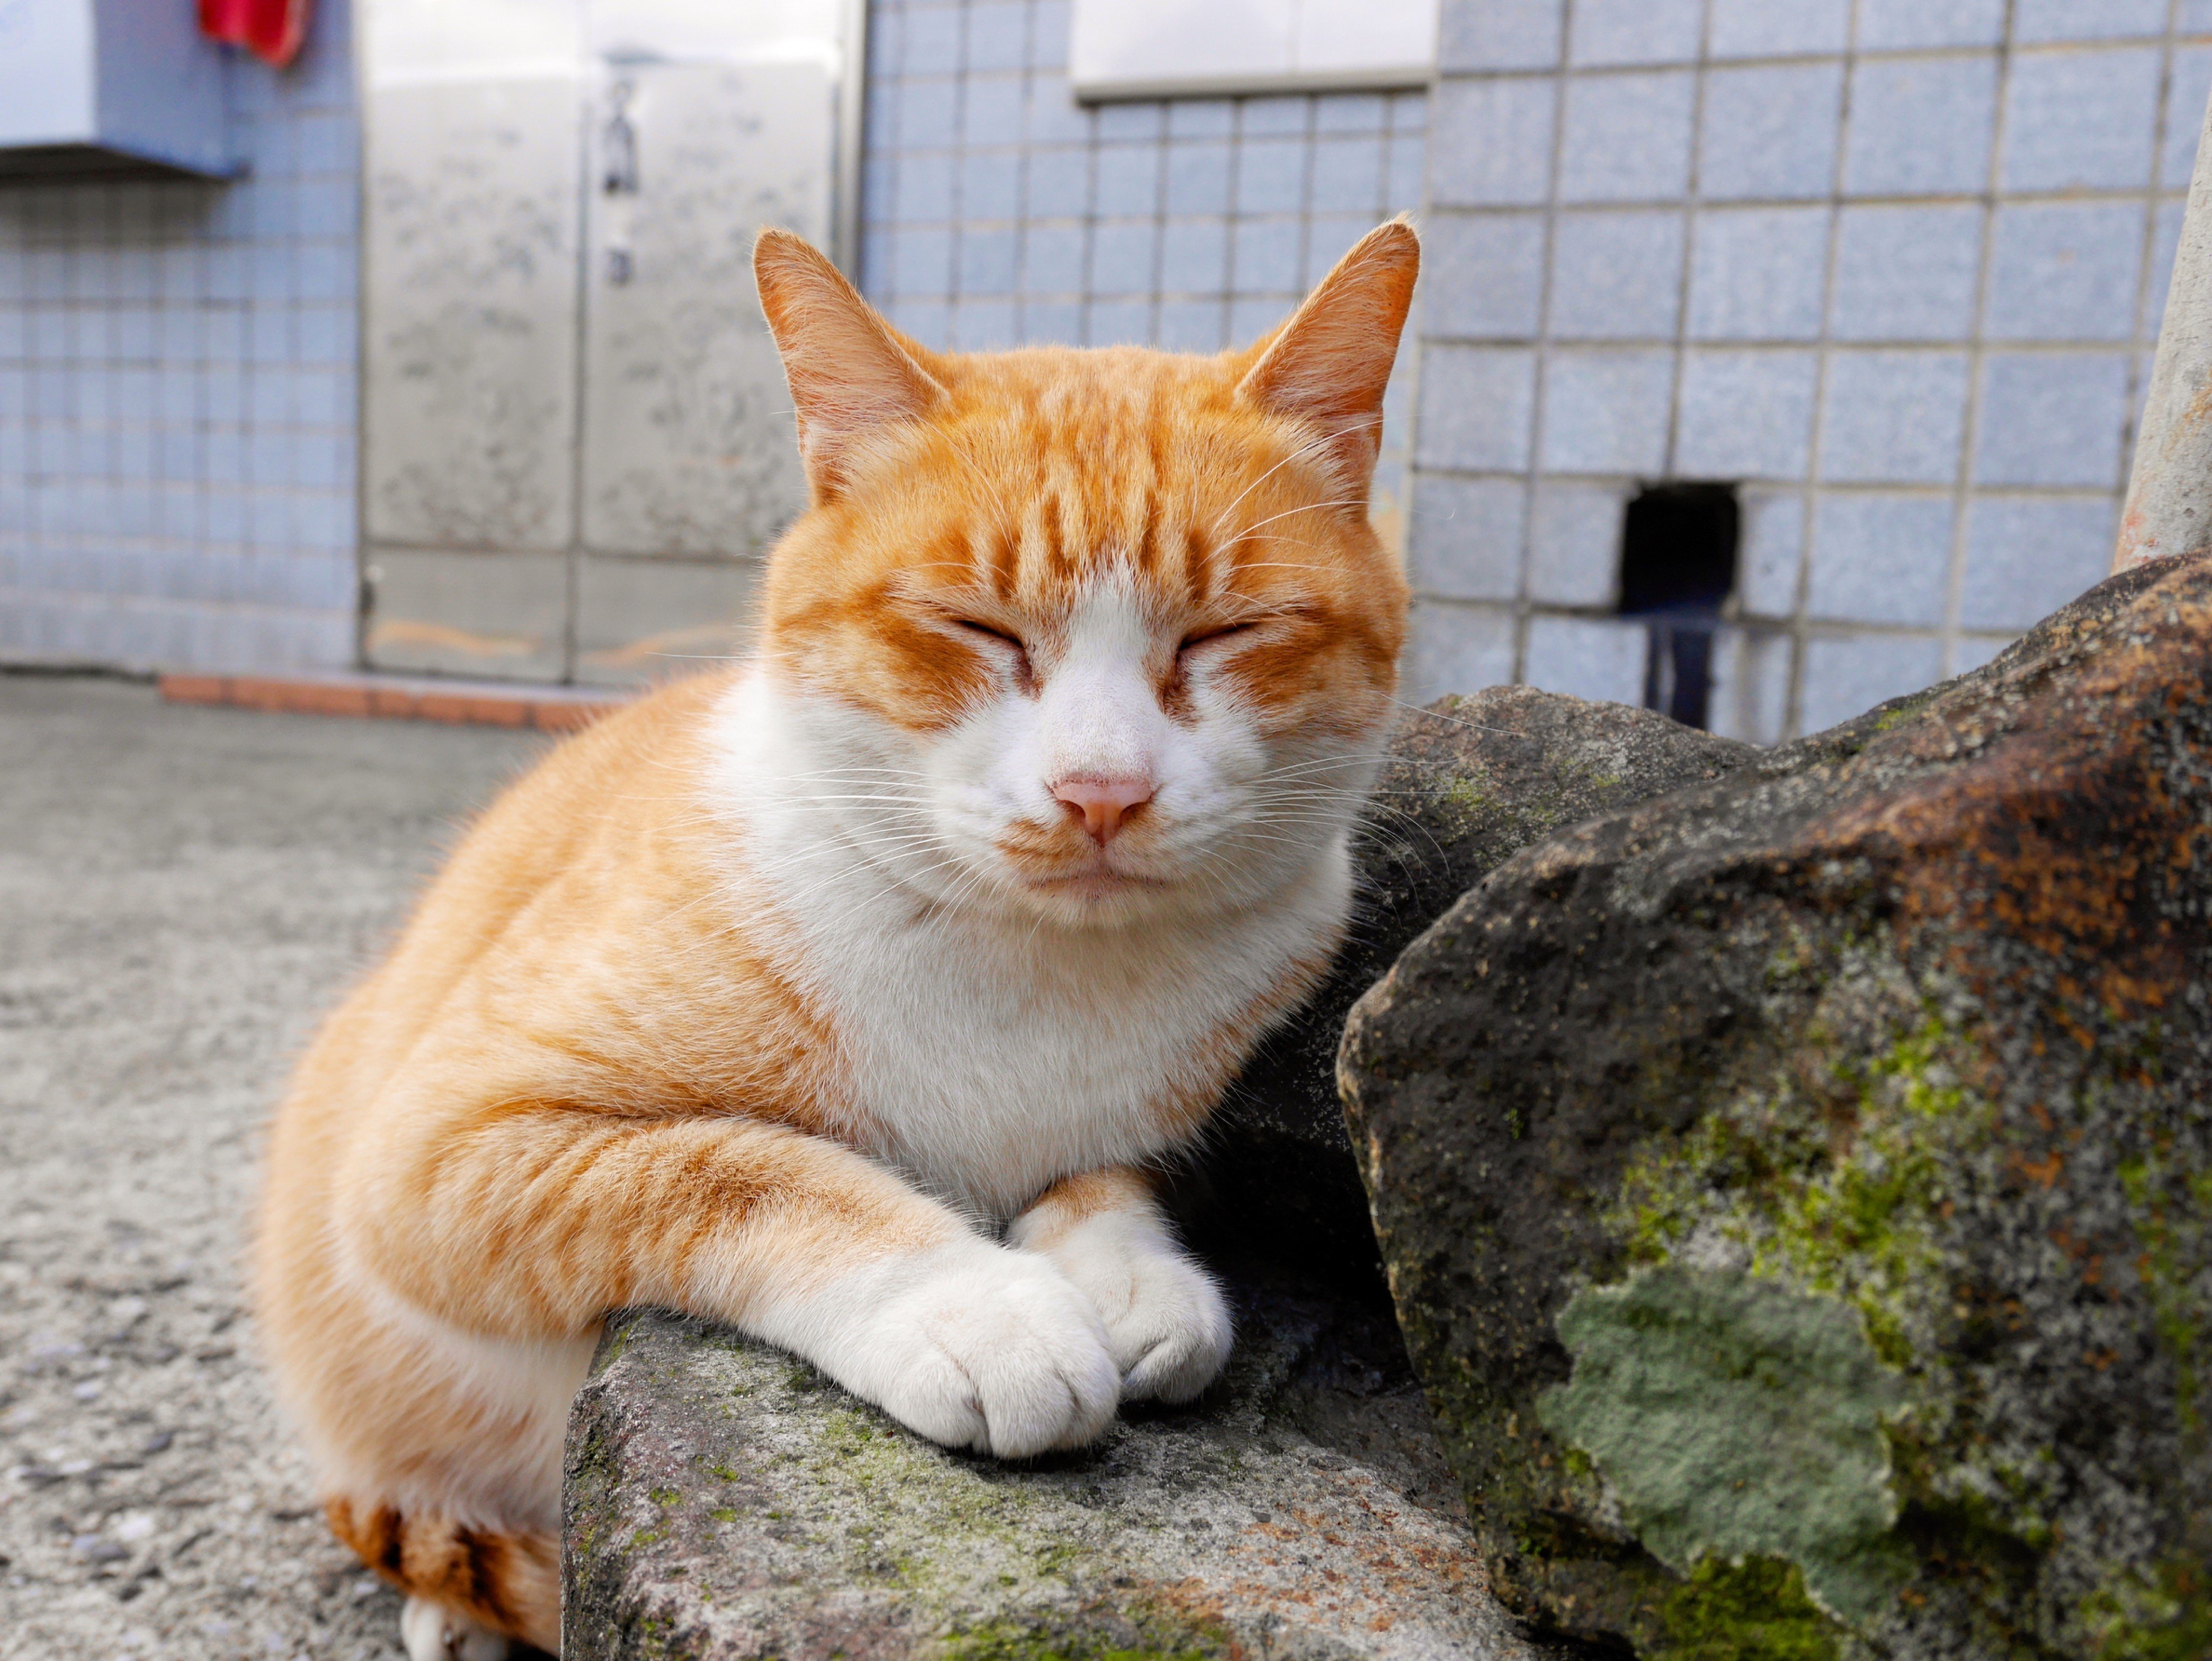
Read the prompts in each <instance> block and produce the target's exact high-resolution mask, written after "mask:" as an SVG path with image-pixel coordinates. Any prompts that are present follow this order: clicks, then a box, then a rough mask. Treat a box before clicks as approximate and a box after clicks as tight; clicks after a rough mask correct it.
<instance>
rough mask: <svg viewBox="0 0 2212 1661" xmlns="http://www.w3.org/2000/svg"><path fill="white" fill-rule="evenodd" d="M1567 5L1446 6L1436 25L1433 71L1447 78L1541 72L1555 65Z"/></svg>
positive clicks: (1490, 0) (1560, 0)
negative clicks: (1479, 73) (1469, 73)
mask: <svg viewBox="0 0 2212 1661" xmlns="http://www.w3.org/2000/svg"><path fill="white" fill-rule="evenodd" d="M1564 11H1565V0H1486V3H1483V4H1480V5H1447V6H1445V7H1444V8H1443V13H1442V15H1441V16H1439V17H1438V19H1437V68H1438V69H1439V70H1442V71H1443V73H1444V74H1446V75H1453V74H1459V73H1464V72H1467V71H1470V70H1473V71H1480V70H1545V69H1550V68H1551V67H1552V66H1553V64H1557V63H1558V62H1559V43H1560V34H1561V28H1560V22H1561V17H1562V14H1563V13H1564Z"/></svg>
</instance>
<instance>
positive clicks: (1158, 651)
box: [763, 227, 1414, 923]
mask: <svg viewBox="0 0 2212 1661" xmlns="http://www.w3.org/2000/svg"><path fill="white" fill-rule="evenodd" d="M1376 236H1377V237H1382V238H1386V239H1387V240H1386V246H1385V247H1384V248H1383V254H1384V255H1386V256H1389V258H1382V259H1370V269H1368V270H1364V271H1363V270H1360V269H1359V268H1357V267H1355V268H1354V271H1353V274H1354V276H1355V277H1356V278H1358V277H1364V278H1366V279H1367V281H1366V282H1365V283H1364V285H1362V284H1358V283H1355V284H1354V285H1353V286H1354V288H1356V290H1357V292H1355V293H1352V294H1349V295H1340V296H1339V297H1338V299H1337V306H1336V309H1335V312H1334V313H1333V314H1331V315H1330V316H1329V317H1327V318H1324V322H1334V323H1338V324H1342V323H1345V322H1347V321H1349V322H1351V323H1352V324H1355V325H1356V327H1354V328H1352V329H1350V330H1347V329H1346V328H1342V327H1339V328H1336V329H1334V330H1330V329H1327V328H1323V327H1322V326H1320V325H1317V324H1314V323H1313V322H1312V321H1311V320H1310V318H1309V313H1310V312H1313V311H1314V310H1315V307H1316V306H1317V305H1320V304H1321V303H1322V302H1323V301H1325V300H1328V298H1329V292H1328V284H1326V283H1325V284H1324V285H1323V288H1322V289H1321V290H1318V291H1316V296H1315V298H1314V299H1313V300H1310V301H1309V302H1308V304H1307V306H1306V308H1305V309H1304V310H1303V311H1302V312H1300V314H1299V317H1298V318H1297V320H1295V321H1294V322H1293V324H1291V326H1290V327H1289V328H1288V329H1286V330H1284V331H1282V332H1281V333H1280V334H1279V335H1278V336H1275V337H1273V340H1272V342H1271V343H1263V347H1262V348H1255V349H1253V350H1252V351H1249V352H1245V353H1239V354H1231V355H1224V356H1222V357H1219V358H1213V359H1200V358H1192V357H1177V356H1171V355H1165V354H1160V353H1153V352H1146V351H1141V350H1138V349H1115V350H1109V351H1091V352H1078V351H1068V350H1035V351H1025V352H1016V353H1006V354H999V355H989V356H976V357H965V358H958V357H946V356H940V355H927V354H923V353H922V352H921V350H920V349H918V348H915V347H914V346H913V345H912V344H911V343H908V342H904V341H902V340H899V339H897V338H896V337H895V336H890V335H889V334H888V332H887V331H885V332H884V333H883V335H882V341H883V343H884V346H885V347H886V348H888V349H890V350H891V351H895V352H896V353H897V354H898V355H899V357H900V359H901V360H902V363H893V364H890V366H889V367H890V372H891V373H890V375H889V376H886V375H885V374H884V365H883V364H882V363H881V362H880V361H872V360H869V359H867V358H866V356H865V355H863V360H862V361H861V364H860V373H858V374H857V375H855V374H854V373H852V366H851V365H850V363H849V362H848V364H847V365H846V371H847V373H846V375H845V378H844V379H842V380H838V381H836V382H834V383H833V384H834V385H836V387H837V388H838V390H839V391H842V394H843V395H844V396H845V397H846V398H847V400H848V405H849V403H850V402H851V401H853V400H854V397H855V394H854V381H855V380H857V381H858V382H859V384H860V397H872V398H873V399H874V400H875V404H876V407H875V409H872V410H871V413H870V415H869V418H868V419H866V421H864V422H863V423H862V424H861V425H860V427H858V428H857V429H856V430H854V432H851V433H847V432H843V431H827V432H825V429H824V427H823V424H822V423H823V421H825V420H826V421H836V420H837V419H839V418H840V417H841V416H848V413H849V412H848V408H841V407H835V406H832V407H829V409H828V413H827V415H823V414H821V413H819V412H820V411H822V410H823V408H824V403H823V399H822V397H820V396H819V392H818V389H817V388H814V387H811V386H810V385H809V384H808V380H807V378H806V376H805V373H802V371H801V368H800V367H799V356H800V352H801V351H802V350H803V349H804V344H805V343H803V342H800V343H799V344H798V345H797V346H795V345H794V342H793V338H792V337H791V336H793V334H794V333H795V332H797V331H796V330H793V329H791V328H789V327H787V326H783V325H782V324H780V327H779V334H780V336H784V337H785V349H786V353H787V361H791V362H792V365H793V390H794V392H795V393H796V394H797V395H798V401H799V408H800V422H801V431H802V439H803V441H804V442H805V444H806V447H807V450H808V461H809V467H810V473H811V476H812V477H813V480H814V482H815V488H816V502H815V506H814V507H813V509H812V510H811V512H809V513H808V514H807V515H806V516H805V518H802V519H801V520H800V521H799V524H798V525H797V526H795V527H794V529H793V531H792V533H791V534H790V536H788V537H787V538H786V540H785V542H784V543H782V544H781V546H780V547H779V549H777V551H776V554H775V560H774V562H773V565H772V567H771V572H770V576H769V594H768V606H767V615H766V620H765V636H766V647H767V657H768V659H769V663H770V664H771V665H772V666H773V671H774V673H775V675H776V676H778V679H779V682H780V683H781V685H782V686H783V687H784V688H786V690H787V692H788V693H790V694H795V695H794V696H793V698H792V699H791V700H790V701H791V703H792V706H793V708H794V710H795V711H796V712H797V718H799V719H801V720H803V721H804V722H805V724H806V727H807V734H806V745H807V749H808V753H809V755H810V759H818V761H819V777H818V780H817V783H818V796H817V799H819V800H820V801H822V802H823V803H842V808H841V809H840V811H839V817H840V819H841V821H842V823H843V825H844V826H845V827H848V828H849V833H850V834H851V837H852V839H853V840H854V842H855V844H856V845H859V846H866V847H867V848H869V849H870V851H871V853H872V857H874V858H876V860H877V861H878V864H881V865H882V866H883V868H884V870H885V871H886V873H887V874H889V875H890V876H894V877H896V880H898V881H900V882H903V883H907V884H909V885H911V886H912V887H913V888H915V889H916V890H917V891H918V892H920V893H921V894H927V895H930V896H933V897H934V898H937V899H939V900H946V901H954V900H959V901H973V902H976V903H981V904H987V905H996V906H1001V907H1003V908H1006V909H1008V910H1010V911H1012V912H1018V913H1022V914H1028V915H1035V916H1042V917H1048V918H1055V919H1058V920H1060V921H1062V922H1066V923H1094V922H1095V923H1115V922H1126V921H1128V920H1131V919H1133V918H1137V917H1139V916H1143V915H1147V914H1156V913H1158V912H1160V911H1161V910H1163V909H1169V908H1181V909H1185V910H1188V909H1191V908H1204V909H1209V910H1211V909H1217V908H1220V907H1224V906H1237V905H1243V904H1249V903H1250V902H1251V901H1253V900H1256V899H1258V898H1260V897H1261V895H1263V894H1267V893H1268V892H1270V891H1272V890H1273V889H1274V888H1277V887H1279V885H1280V884H1281V883H1282V882H1285V880H1288V879H1290V878H1291V877H1293V876H1296V875H1297V873H1299V872H1300V871H1302V870H1306V869H1308V868H1310V867H1311V866H1312V865H1313V864H1314V862H1315V860H1316V858H1317V856H1318V855H1320V854H1321V853H1322V851H1323V850H1325V849H1327V848H1328V847H1330V846H1332V845H1333V844H1334V843H1335V842H1337V841H1338V840H1340V838H1341V837H1342V835H1343V834H1344V832H1345V830H1346V827H1347V826H1348V824H1349V823H1350V821H1351V820H1352V816H1353V815H1354V814H1355V813H1356V812H1357V810H1358V804H1359V801H1360V798H1361V797H1362V796H1363V795H1364V791H1365V790H1366V788H1367V786H1368V785H1369V784H1370V781H1371V777H1372V773H1373V768H1374V765H1375V755H1376V750H1377V748H1378V745H1379V742H1380V737H1381V735H1382V733H1383V730H1384V729H1385V728H1386V727H1387V725H1388V723H1389V715H1390V713H1391V708H1392V704H1391V696H1392V693H1393V691H1394V690H1395V684H1396V665H1397V658H1398V652H1399V649H1400V646H1401V642H1402V640H1403V635H1404V629H1405V611H1406V589H1405V584H1404V581H1403V579H1402V577H1401V573H1400V571H1399V568H1398V563H1397V561H1396V560H1395V558H1394V557H1393V556H1391V555H1389V553H1388V551H1387V550H1385V549H1383V547H1382V545H1381V544H1380V543H1379V542H1378V540H1377V539H1376V536H1375V534H1374V532H1373V531H1372V530H1371V529H1370V527H1369V524H1368V522H1367V512H1366V494H1367V483H1368V474H1369V471H1370V469H1371V466H1372V461H1373V453H1374V441H1375V429H1376V425H1377V424H1378V422H1379V402H1380V397H1381V393H1382V387H1383V379H1384V378H1385V377H1387V374H1388V370H1389V355H1390V353H1391V351H1392V349H1394V347H1395V339H1396V333H1397V325H1398V324H1399V322H1400V320H1401V318H1402V315H1403V299H1404V293H1405V290H1407V289H1408V288H1410V286H1411V282H1412V262H1413V258H1414V254H1413V238H1412V234H1411V233H1410V232H1408V231H1407V230H1406V229H1405V228H1404V227H1385V230H1384V231H1383V232H1379V233H1376ZM1374 240H1375V239H1374V238H1370V242H1372V241H1374ZM1363 246H1364V245H1363ZM808 252H810V253H811V251H808ZM1351 263H1352V262H1351V260H1350V259H1348V260H1347V264H1348V265H1349V264H1351ZM1343 269H1344V268H1340V275H1341V272H1342V270H1343ZM1334 280H1335V279H1334V278H1332V281H1334ZM1377 286H1380V287H1381V288H1383V291H1384V292H1383V293H1382V294H1381V295H1380V297H1379V300H1378V297H1377V296H1376V294H1375V293H1374V292H1372V291H1373V290H1374V289H1375V288H1376V287H1377ZM763 295H764V296H765V297H768V298H769V302H770V316H771V318H775V317H776V306H775V300H776V298H777V297H778V296H777V295H776V294H775V289H774V288H772V286H771V274H770V273H769V272H766V271H764V272H763ZM833 299H840V300H841V299H842V296H835V295H834V294H833ZM814 303H815V304H817V305H819V304H821V303H822V302H821V301H820V300H819V299H818V298H815V299H814ZM849 304H850V305H851V306H858V304H859V302H858V301H857V300H851V301H850V302H849ZM1378 312H1380V313H1381V315H1380V316H1379V317H1378V316H1377V315H1376V314H1377V313H1378ZM842 320H843V321H844V322H846V323H847V324H848V326H851V325H852V324H853V323H854V320H853V319H850V318H846V319H842ZM859 321H860V323H866V324H873V319H872V317H870V318H861V319H859ZM787 322H788V319H786V320H785V324H787ZM874 326H875V327H876V328H878V329H880V324H875V325H874ZM1302 328H1304V329H1305V330H1307V331H1308V332H1309V333H1310V335H1312V336H1315V342H1310V343H1308V346H1307V349H1306V353H1305V357H1304V359H1300V358H1299V357H1298V355H1297V349H1298V347H1299V344H1300V343H1299V341H1298V339H1297V334H1298V331H1299V330H1301V329H1302ZM1352 336H1358V337H1357V338H1352ZM863 343H864V344H866V341H865V338H864V340H863ZM842 344H844V345H845V346H846V347H847V348H848V356H849V355H850V353H849V349H850V345H851V343H850V342H849V341H847V342H844V343H842ZM1286 348H1287V349H1288V350H1287V351H1286ZM879 357H880V354H878V358H879ZM1271 366H1272V368H1271ZM908 370H911V371H912V372H913V374H914V375H915V376H918V377H921V378H923V379H926V382H927V385H920V384H918V383H916V382H915V381H913V380H911V379H909V380H908V381H907V382H906V384H905V385H900V384H898V383H899V379H900V377H902V376H903V375H905V373H906V372H907V371H908ZM1271 374H1273V377H1274V378H1275V380H1277V381H1279V380H1283V379H1293V380H1294V384H1293V385H1291V390H1290V391H1288V392H1285V391H1283V390H1282V389H1281V387H1280V386H1279V385H1275V384H1274V381H1271V380H1270V379H1269V377H1270V375H1271ZM1332 376H1334V379H1331V377H1332ZM887 380H889V381H890V383H891V384H890V386H889V390H888V391H886V390H885V382H886V381H887ZM1347 383H1348V384H1349V385H1348V387H1347ZM810 392H816V393H817V396H816V397H814V398H813V399H811V400H810V397H809V393H810ZM1301 398H1303V399H1304V403H1300V402H1298V401H1297V400H1299V399H1301ZM902 400H903V401H904V402H903V407H902ZM885 403H889V404H890V405H892V406H894V407H897V408H901V413H899V414H897V415H894V416H893V417H891V418H890V419H884V417H883V416H882V415H881V414H880V413H879V410H880V408H881V406H882V405H884V404H885ZM917 405H918V406H919V407H918V408H915V406H917ZM810 414H812V415H813V416H814V419H813V421H811V422H810ZM810 427H811V430H810Z"/></svg>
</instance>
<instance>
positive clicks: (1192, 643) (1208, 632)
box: [1176, 622, 1260, 658]
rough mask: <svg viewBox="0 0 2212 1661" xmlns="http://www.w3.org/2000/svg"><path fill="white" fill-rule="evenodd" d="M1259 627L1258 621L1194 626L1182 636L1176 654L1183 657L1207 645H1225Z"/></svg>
mask: <svg viewBox="0 0 2212 1661" xmlns="http://www.w3.org/2000/svg"><path fill="white" fill-rule="evenodd" d="M1257 627H1260V625H1259V624H1258V623H1256V622H1243V623H1222V624H1220V625H1218V626H1217V627H1212V628H1194V629H1193V630H1191V632H1190V633H1188V634H1186V635H1184V636H1183V637H1182V645H1180V646H1177V647H1176V657H1178V658H1181V657H1183V656H1185V655H1186V654H1187V653H1189V652H1196V651H1198V650H1200V648H1202V647H1205V646H1219V645H1225V644H1227V643H1228V642H1230V641H1232V640H1236V639H1237V637H1238V636H1240V635H1245V634H1249V633H1252V631H1253V630H1255V629H1256V628H1257Z"/></svg>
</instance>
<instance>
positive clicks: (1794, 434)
mask: <svg viewBox="0 0 2212 1661" xmlns="http://www.w3.org/2000/svg"><path fill="white" fill-rule="evenodd" d="M1819 379H1820V359H1819V357H1818V356H1817V355H1816V354H1814V353H1812V352H1800V351H1771V350H1769V351H1743V350H1736V351H1713V350H1704V351H1693V352H1692V353H1690V354H1689V355H1688V356H1687V358H1686V361H1684V363H1683V365H1682V391H1681V407H1680V412H1679V414H1678V415H1677V416H1676V435H1675V440H1674V465H1673V467H1672V469H1671V471H1672V472H1674V474H1676V475H1677V476H1680V477H1683V478H1692V479H1767V480H1775V481H1787V480H1793V479H1802V478H1803V477H1804V476H1805V473H1806V464H1807V462H1808V460H1809V459H1810V458H1811V453H1812V444H1813V396H1814V388H1815V386H1816V385H1818V383H1819Z"/></svg>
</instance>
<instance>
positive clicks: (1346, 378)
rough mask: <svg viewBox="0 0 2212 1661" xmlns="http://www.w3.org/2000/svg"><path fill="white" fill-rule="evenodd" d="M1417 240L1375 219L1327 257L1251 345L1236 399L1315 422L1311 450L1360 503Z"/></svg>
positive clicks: (1400, 224)
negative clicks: (1280, 318) (1299, 302)
mask: <svg viewBox="0 0 2212 1661" xmlns="http://www.w3.org/2000/svg"><path fill="white" fill-rule="evenodd" d="M1420 270H1421V243H1420V239H1419V237H1417V236H1415V235H1414V234H1413V227H1412V226H1411V225H1409V224H1407V222H1406V221H1404V220H1403V219H1394V220H1392V221H1390V222H1389V224H1388V225H1378V226H1376V227H1375V228H1374V229H1373V230H1371V231H1370V232H1369V233H1367V234H1366V235H1365V236H1364V237H1362V238H1361V239H1359V241H1358V244H1357V245H1356V246H1354V247H1353V248H1352V252H1350V253H1348V254H1346V255H1345V257H1344V258H1342V259H1340V260H1339V261H1337V263H1336V268H1335V269H1334V270H1332V271H1331V272H1330V273H1329V274H1328V276H1325V277H1323V278H1322V280H1321V282H1320V283H1319V284H1318V285H1317V286H1316V288H1315V289H1314V291H1313V292H1312V293H1311V294H1308V295H1307V296H1306V299H1305V304H1304V305H1303V306H1299V307H1298V309H1297V311H1296V312H1293V313H1292V314H1291V319H1290V321H1289V322H1287V323H1285V324H1283V325H1282V326H1281V327H1280V328H1279V329H1277V330H1275V332H1274V333H1273V335H1271V336H1268V337H1267V339H1265V340H1263V341H1261V343H1259V344H1258V345H1257V346H1255V347H1254V348H1253V349H1252V351H1253V352H1254V353H1255V355H1257V359H1258V361H1256V362H1255V363H1254V364H1253V366H1252V367H1251V369H1250V370H1249V372H1248V373H1246V375H1245V376H1244V379H1243V380H1242V381H1240V382H1239V383H1238V384H1237V393H1238V395H1239V396H1240V397H1243V398H1246V399H1248V400H1249V402H1251V403H1255V404H1257V405H1258V406H1259V407H1260V408H1261V409H1266V410H1267V411H1269V412H1270V413H1271V414H1273V415H1288V416H1290V417H1291V418H1292V419H1294V420H1297V421H1304V422H1306V423H1308V424H1309V425H1310V426H1313V427H1318V428H1319V429H1321V430H1320V433H1318V434H1316V447H1315V453H1316V455H1317V456H1319V457H1320V458H1322V459H1323V461H1324V463H1325V464H1326V465H1327V466H1328V470H1329V471H1330V472H1332V473H1333V474H1334V475H1335V476H1336V478H1337V481H1338V482H1339V483H1340V485H1342V487H1343V488H1344V492H1345V494H1346V495H1348V496H1351V497H1353V498H1356V499H1357V500H1361V501H1364V500H1366V496H1367V490H1368V486H1369V485H1370V483H1371V482H1372V481H1373V479H1374V476H1375V457H1376V452H1377V451H1379V450H1380V449H1381V448H1382V444H1383V388H1384V387H1385V386H1387V385H1389V381H1390V366H1391V364H1392V362H1393V361H1395V359H1396V358H1397V355H1398V335H1399V331H1400V330H1402V329H1403V328H1404V327H1405V326H1406V310H1407V307H1408V306H1411V305H1412V304H1413V279H1414V278H1415V277H1417V276H1419V275H1420Z"/></svg>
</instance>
